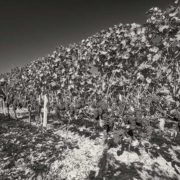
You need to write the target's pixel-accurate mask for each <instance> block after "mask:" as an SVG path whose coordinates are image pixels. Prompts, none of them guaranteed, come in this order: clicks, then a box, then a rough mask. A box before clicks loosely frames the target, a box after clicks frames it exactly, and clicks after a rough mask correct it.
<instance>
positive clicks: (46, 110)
mask: <svg viewBox="0 0 180 180" xmlns="http://www.w3.org/2000/svg"><path fill="white" fill-rule="evenodd" d="M47 104H48V98H47V94H45V95H44V116H43V127H44V128H46V127H47V114H48V108H47Z"/></svg>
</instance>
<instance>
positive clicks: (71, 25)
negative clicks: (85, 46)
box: [0, 0, 173, 74]
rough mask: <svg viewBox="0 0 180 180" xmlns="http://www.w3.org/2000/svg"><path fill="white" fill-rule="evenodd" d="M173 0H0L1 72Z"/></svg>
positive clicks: (134, 19)
mask: <svg viewBox="0 0 180 180" xmlns="http://www.w3.org/2000/svg"><path fill="white" fill-rule="evenodd" d="M172 3H173V0H48V1H47V0H0V74H1V73H4V72H7V71H10V69H12V68H14V67H17V66H23V65H25V64H27V63H29V62H30V61H33V60H36V59H38V58H40V57H45V56H47V55H48V54H51V53H52V52H53V50H55V48H56V47H57V46H59V45H63V46H68V44H70V43H79V42H80V41H81V40H82V39H86V38H88V37H89V36H91V35H93V34H95V33H96V32H99V31H100V30H102V29H107V28H109V27H111V26H113V25H115V24H119V23H124V24H126V23H133V22H136V23H140V24H143V23H145V20H146V16H145V12H146V11H147V10H148V9H150V8H151V7H155V6H157V7H160V8H162V9H164V8H166V7H168V6H169V5H170V4H172Z"/></svg>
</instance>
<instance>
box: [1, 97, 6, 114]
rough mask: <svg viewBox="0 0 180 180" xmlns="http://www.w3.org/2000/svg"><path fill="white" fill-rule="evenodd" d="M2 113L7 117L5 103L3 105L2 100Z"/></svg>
mask: <svg viewBox="0 0 180 180" xmlns="http://www.w3.org/2000/svg"><path fill="white" fill-rule="evenodd" d="M2 103H3V107H2V108H3V113H4V115H5V116H6V115H7V112H6V103H5V101H4V100H3V102H2Z"/></svg>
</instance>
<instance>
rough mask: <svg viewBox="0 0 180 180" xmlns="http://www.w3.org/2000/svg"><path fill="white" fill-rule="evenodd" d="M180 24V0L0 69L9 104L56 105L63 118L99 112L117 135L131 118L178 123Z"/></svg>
mask: <svg viewBox="0 0 180 180" xmlns="http://www.w3.org/2000/svg"><path fill="white" fill-rule="evenodd" d="M179 27H180V7H179V6H178V1H177V2H175V3H174V5H172V6H170V7H168V8H167V9H165V10H161V9H159V8H157V7H154V8H151V9H150V10H149V11H148V12H147V21H146V23H145V24H143V25H139V24H135V23H133V24H125V25H123V24H119V25H114V26H113V27H112V28H109V29H107V30H102V31H100V32H98V33H96V34H95V35H94V36H91V37H89V38H87V39H86V40H82V41H81V42H80V43H79V44H71V45H69V46H68V47H66V48H65V47H62V46H59V47H58V48H56V50H55V51H54V52H53V53H52V55H49V56H48V57H45V58H41V59H38V60H35V61H32V62H31V63H30V64H27V65H26V66H24V67H17V68H14V69H12V70H11V72H8V73H5V74H1V79H4V81H2V82H3V83H2V84H1V86H2V89H3V90H4V92H5V94H6V99H5V102H6V106H7V107H10V106H12V107H13V109H14V110H16V108H17V107H26V108H28V109H29V111H30V112H31V111H32V110H33V109H34V110H36V111H38V112H40V111H41V109H42V108H43V107H44V109H45V108H46V107H47V109H48V110H50V109H56V113H57V114H59V117H60V119H62V118H67V119H68V120H69V121H70V120H76V119H77V118H81V119H82V121H85V120H84V119H85V118H86V119H87V118H89V120H90V119H94V120H95V121H98V122H100V123H101V122H102V123H103V124H104V126H103V125H102V126H103V127H105V128H106V130H107V131H111V130H113V132H114V133H116V134H118V135H120V134H121V133H122V132H123V131H122V128H123V127H124V126H125V125H127V124H128V125H129V126H130V130H131V131H132V132H133V134H134V135H135V133H136V130H137V127H138V126H140V127H142V128H143V130H144V132H145V134H146V137H150V136H151V133H152V131H153V127H152V124H153V122H154V123H155V124H156V123H157V121H156V118H157V119H158V118H162V117H163V118H170V119H172V120H174V121H177V122H179V123H180V28H179ZM44 98H45V99H46V98H47V100H48V102H47V103H45V105H44ZM63 112H64V113H63ZM45 116H47V114H44V117H45ZM83 118H84V119H83ZM46 122H47V119H45V123H44V126H46V124H47V123H46ZM120 129H121V130H120Z"/></svg>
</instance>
